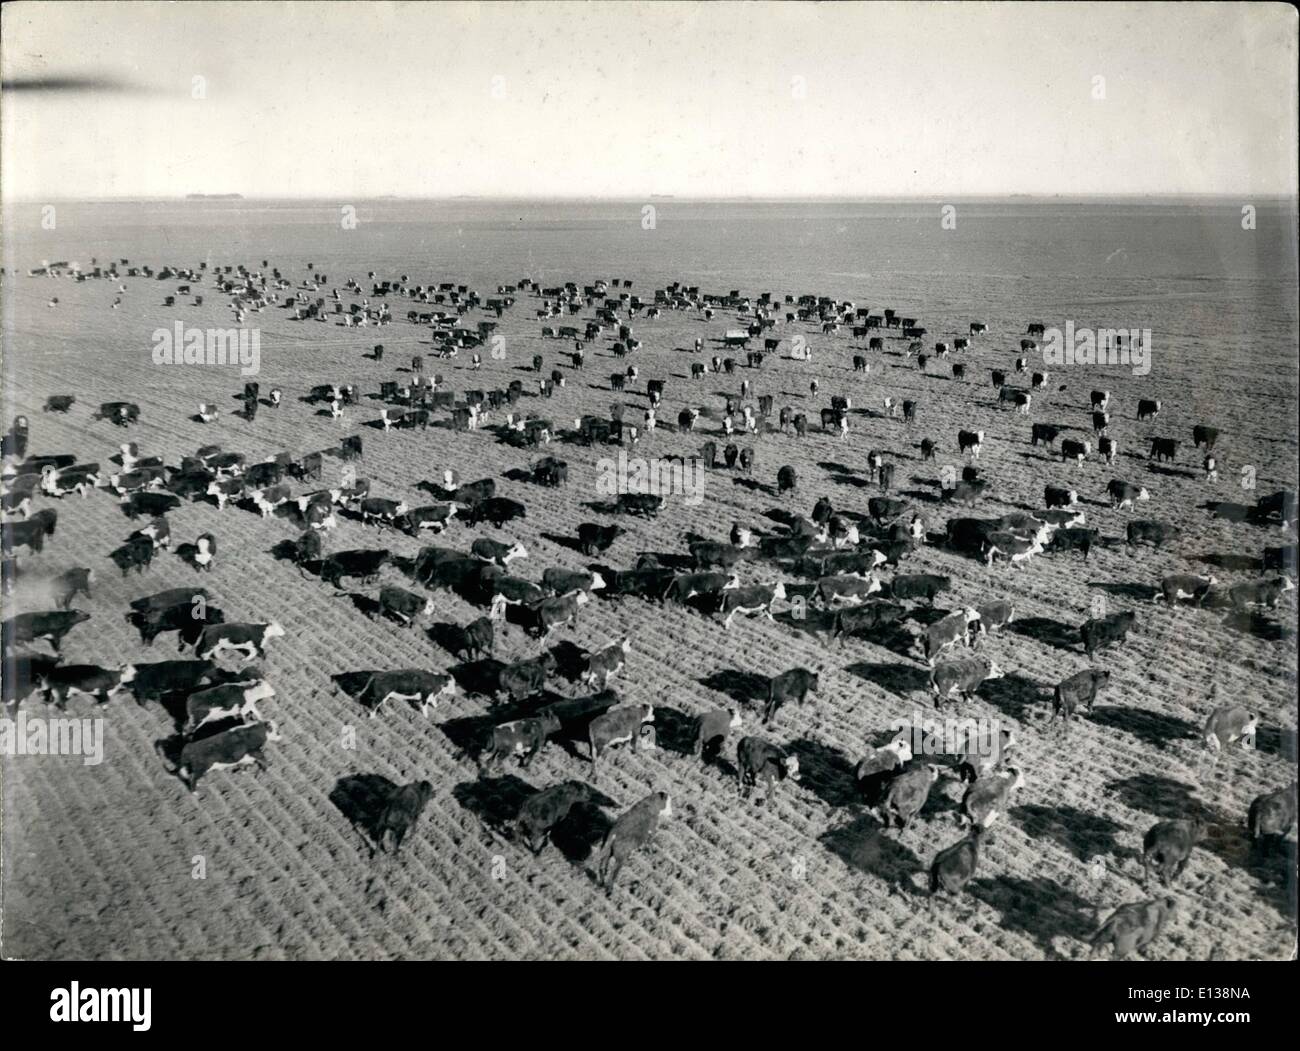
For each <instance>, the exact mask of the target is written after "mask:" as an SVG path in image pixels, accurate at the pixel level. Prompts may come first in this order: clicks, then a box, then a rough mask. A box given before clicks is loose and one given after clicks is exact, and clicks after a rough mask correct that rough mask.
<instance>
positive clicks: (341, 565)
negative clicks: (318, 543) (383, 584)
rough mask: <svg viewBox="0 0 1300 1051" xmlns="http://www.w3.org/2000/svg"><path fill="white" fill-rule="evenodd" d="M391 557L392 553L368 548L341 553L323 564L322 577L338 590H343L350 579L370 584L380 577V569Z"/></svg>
mask: <svg viewBox="0 0 1300 1051" xmlns="http://www.w3.org/2000/svg"><path fill="white" fill-rule="evenodd" d="M391 556H392V552H390V551H371V550H369V549H367V548H360V549H354V550H350V551H339V552H336V553H335V554H332V555H330V556H329V557H328V558H327V559H325V561H324V562H323V563H322V564H321V571H320V577H321V580H323V581H325V582H326V583H327V584H333V585H334V586H335V587H336V588H342V586H343V581H344V579H345V578H348V577H354V578H357V579H359V580H360V581H361V582H362V583H368V582H370V581H372V580H374V578H375V577H377V576H378V575H379V571H380V569H382V568H383V567H384V565H385V564H386V563H387V562H388V560H389V558H390V557H391Z"/></svg>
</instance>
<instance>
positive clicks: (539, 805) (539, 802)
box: [510, 781, 592, 856]
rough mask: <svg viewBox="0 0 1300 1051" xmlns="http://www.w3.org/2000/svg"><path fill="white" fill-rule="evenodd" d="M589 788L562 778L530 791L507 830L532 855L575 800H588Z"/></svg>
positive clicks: (590, 799) (589, 795)
mask: <svg viewBox="0 0 1300 1051" xmlns="http://www.w3.org/2000/svg"><path fill="white" fill-rule="evenodd" d="M591 801H592V791H591V789H590V788H589V787H588V786H587V785H584V784H583V783H582V782H581V781H563V782H561V783H560V784H558V785H551V787H549V788H544V789H542V790H541V791H540V792H537V793H534V794H533V795H531V796H529V797H528V798H527V799H526V800H524V802H523V805H522V806H521V807H520V808H519V814H518V816H517V817H516V818H515V819H514V821H513V822H512V823H511V826H510V827H511V831H512V832H513V834H514V835H515V836H517V837H518V838H519V839H520V840H521V841H522V842H523V844H524V846H526V847H527V848H528V849H529V851H531V852H532V854H533V855H534V856H537V855H538V854H540V853H541V852H542V850H543V849H545V847H546V840H547V839H548V838H549V836H550V834H551V830H552V829H554V828H555V827H556V826H557V825H558V824H560V822H562V821H563V820H564V819H565V818H566V817H568V815H569V812H570V811H571V810H572V809H573V808H574V807H575V806H577V805H578V804H579V803H590V802H591Z"/></svg>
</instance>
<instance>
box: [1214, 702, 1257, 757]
mask: <svg viewBox="0 0 1300 1051" xmlns="http://www.w3.org/2000/svg"><path fill="white" fill-rule="evenodd" d="M1258 728H1259V716H1258V714H1256V713H1255V712H1252V711H1250V710H1248V709H1246V708H1243V707H1242V706H1241V705H1239V704H1228V705H1224V706H1222V707H1220V708H1216V709H1214V711H1213V712H1211V713H1210V716H1209V718H1208V719H1206V720H1205V730H1204V731H1203V733H1202V734H1201V740H1202V741H1203V742H1204V744H1205V747H1206V748H1207V749H1208V750H1209V751H1211V752H1215V753H1216V758H1217V753H1218V752H1221V751H1222V750H1223V749H1224V748H1226V747H1227V746H1228V745H1230V744H1235V743H1237V742H1238V741H1240V742H1241V747H1242V748H1243V749H1246V750H1248V749H1251V748H1254V747H1255V731H1256V730H1257V729H1258Z"/></svg>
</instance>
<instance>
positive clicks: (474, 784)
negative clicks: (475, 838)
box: [451, 774, 537, 832]
mask: <svg viewBox="0 0 1300 1051" xmlns="http://www.w3.org/2000/svg"><path fill="white" fill-rule="evenodd" d="M536 794H537V789H535V788H534V787H533V786H532V785H530V784H528V782H526V781H523V780H521V779H520V778H518V777H516V776H515V775H514V774H505V775H503V776H501V777H491V778H478V779H476V780H474V781H463V782H461V783H460V784H458V785H456V786H455V787H454V788H453V789H452V790H451V796H452V798H453V799H454V800H456V802H457V803H459V804H460V805H461V806H462V807H464V808H465V809H466V810H468V811H469V812H470V813H471V814H473V815H474V816H475V817H477V818H478V819H479V821H481V822H482V823H483V824H484V825H485V826H486V827H488V828H490V829H494V830H496V831H499V832H500V831H503V830H504V828H505V827H506V826H507V825H509V824H510V822H512V821H514V820H515V819H516V818H518V817H519V810H520V808H521V807H522V806H523V805H524V803H526V802H527V801H528V799H529V797H530V796H533V795H536Z"/></svg>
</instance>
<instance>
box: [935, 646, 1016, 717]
mask: <svg viewBox="0 0 1300 1051" xmlns="http://www.w3.org/2000/svg"><path fill="white" fill-rule="evenodd" d="M1000 678H1002V669H1001V668H999V667H998V665H997V662H996V661H988V662H985V661H982V660H979V659H976V658H971V657H963V658H961V659H958V660H953V661H944V662H942V663H939V664H936V665H934V667H932V668H931V669H930V688H931V689H932V690H934V693H935V702H934V705H935V707H936V708H942V707H943V702H944V701H945V700H950V699H951V698H952V695H953V694H954V693H956V694H958V695H959V697H960V698H961V699H962V700H966V701H969V700H970V699H971V696H972V695H973V694H974V693H975V691H976V690H978V689H979V687H980V684H981V683H983V682H985V681H987V680H989V679H1000Z"/></svg>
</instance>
